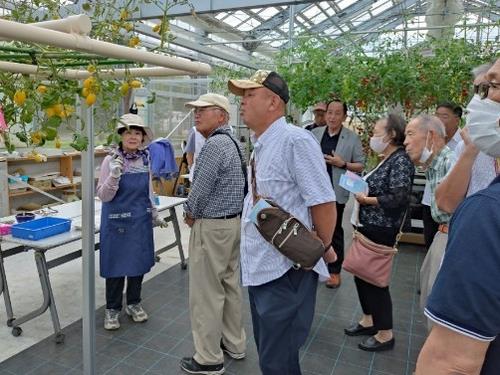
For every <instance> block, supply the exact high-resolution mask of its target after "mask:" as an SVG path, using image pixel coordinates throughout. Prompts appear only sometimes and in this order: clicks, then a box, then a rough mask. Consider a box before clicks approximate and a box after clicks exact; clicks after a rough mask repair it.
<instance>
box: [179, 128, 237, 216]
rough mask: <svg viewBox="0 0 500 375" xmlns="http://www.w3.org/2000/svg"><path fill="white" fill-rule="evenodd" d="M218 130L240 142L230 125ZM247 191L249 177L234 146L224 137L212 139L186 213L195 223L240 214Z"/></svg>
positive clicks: (197, 172)
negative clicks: (244, 193) (244, 173)
mask: <svg viewBox="0 0 500 375" xmlns="http://www.w3.org/2000/svg"><path fill="white" fill-rule="evenodd" d="M216 130H217V131H219V132H221V131H223V132H224V133H227V134H229V136H230V137H231V138H233V139H234V140H235V141H236V139H235V138H234V137H233V136H232V134H231V129H230V127H229V126H228V125H224V126H221V127H219V128H217V129H216ZM214 132H215V130H214ZM212 133H213V132H212ZM236 142H238V141H236ZM244 188H245V176H244V175H243V171H242V168H241V161H240V156H239V154H238V151H237V150H236V147H235V145H234V142H233V141H232V140H231V139H229V137H228V136H226V135H224V134H217V135H214V136H213V137H211V136H209V137H208V138H207V140H206V142H205V145H204V146H203V148H202V149H201V151H200V154H199V156H198V159H197V160H196V167H195V169H194V178H193V183H192V184H191V192H190V193H189V196H188V199H187V201H186V202H185V203H184V211H185V212H186V213H187V214H189V216H191V217H193V218H195V219H201V218H215V217H221V216H226V215H233V214H238V213H240V212H241V210H242V208H243V199H244V198H245V197H244V195H243V190H244Z"/></svg>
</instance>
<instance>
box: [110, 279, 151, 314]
mask: <svg viewBox="0 0 500 375" xmlns="http://www.w3.org/2000/svg"><path fill="white" fill-rule="evenodd" d="M143 278H144V275H142V276H133V277H130V276H129V277H127V305H135V304H136V303H139V302H141V289H142V279H143ZM124 284H125V277H110V278H107V279H106V308H107V309H114V310H121V309H122V301H123V286H124Z"/></svg>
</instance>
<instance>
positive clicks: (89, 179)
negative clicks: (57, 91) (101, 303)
mask: <svg viewBox="0 0 500 375" xmlns="http://www.w3.org/2000/svg"><path fill="white" fill-rule="evenodd" d="M85 127H86V135H87V137H88V139H89V143H88V146H87V150H86V151H83V152H82V181H84V183H83V184H82V282H83V298H82V302H83V306H82V312H83V314H82V321H83V336H82V339H83V341H82V345H83V373H84V374H85V375H94V374H95V348H96V346H95V276H94V275H95V250H94V249H95V247H94V246H95V200H94V195H95V194H94V189H95V179H94V134H93V133H94V115H93V110H92V107H90V108H87V123H86V125H85Z"/></svg>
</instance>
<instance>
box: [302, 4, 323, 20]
mask: <svg viewBox="0 0 500 375" xmlns="http://www.w3.org/2000/svg"><path fill="white" fill-rule="evenodd" d="M320 12H321V10H320V9H319V8H318V7H317V6H316V5H313V6H312V7H310V8H308V9H306V10H305V11H303V12H302V15H304V16H306V17H307V18H313V17H315V16H317V15H318V13H320Z"/></svg>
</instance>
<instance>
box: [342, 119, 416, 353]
mask: <svg viewBox="0 0 500 375" xmlns="http://www.w3.org/2000/svg"><path fill="white" fill-rule="evenodd" d="M405 126H406V123H405V121H404V119H403V118H401V117H400V116H398V115H395V114H390V115H389V116H388V117H387V118H384V119H381V120H379V121H377V123H376V124H375V127H374V130H373V137H372V138H371V139H370V147H371V148H372V149H373V151H375V152H376V153H377V154H380V155H381V157H382V161H381V162H380V164H379V165H378V166H377V167H376V168H375V170H374V171H372V172H371V173H369V174H368V175H367V176H365V180H366V182H367V183H368V188H369V190H368V193H367V194H361V193H360V194H356V201H357V203H356V204H355V206H356V207H355V209H354V213H353V224H355V225H356V226H357V229H358V231H359V232H360V233H361V234H363V235H364V236H365V237H368V239H370V240H372V241H373V242H376V243H378V244H382V245H386V246H391V247H392V246H393V245H394V243H395V242H396V236H397V234H398V233H399V229H400V226H401V222H402V220H403V216H404V213H405V211H406V209H407V207H408V203H409V197H410V191H411V185H412V181H413V174H414V172H415V168H414V166H413V164H412V162H411V160H410V158H409V157H408V155H407V154H406V152H405V149H404V146H403V141H404V138H405V135H404V132H405ZM358 205H359V206H358ZM358 207H359V211H358V209H357V208H358ZM358 212H359V215H356V214H357V213H358ZM358 219H359V220H358ZM354 281H355V284H356V289H357V291H358V296H359V301H360V303H361V308H362V310H363V317H362V318H361V320H360V321H359V322H358V323H356V324H354V325H353V326H351V327H349V328H346V329H345V330H344V331H345V333H346V335H349V336H363V335H367V336H370V337H368V338H367V339H366V340H364V341H363V342H361V343H360V344H359V348H360V349H362V350H366V351H382V350H389V349H392V348H393V347H394V342H395V341H394V336H393V333H392V301H391V295H390V293H389V287H385V288H381V287H378V286H375V285H373V284H370V283H368V282H366V281H364V280H361V279H360V278H358V277H354Z"/></svg>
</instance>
